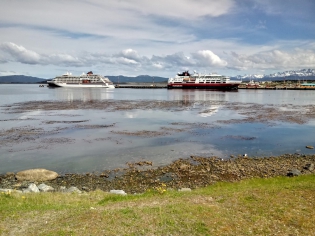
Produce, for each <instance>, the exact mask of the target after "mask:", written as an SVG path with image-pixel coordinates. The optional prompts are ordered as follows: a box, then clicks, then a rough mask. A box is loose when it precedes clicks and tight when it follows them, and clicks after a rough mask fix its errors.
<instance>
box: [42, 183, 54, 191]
mask: <svg viewBox="0 0 315 236" xmlns="http://www.w3.org/2000/svg"><path fill="white" fill-rule="evenodd" d="M38 189H39V191H41V192H51V191H54V190H55V189H54V188H53V187H51V186H48V185H46V184H40V185H38Z"/></svg>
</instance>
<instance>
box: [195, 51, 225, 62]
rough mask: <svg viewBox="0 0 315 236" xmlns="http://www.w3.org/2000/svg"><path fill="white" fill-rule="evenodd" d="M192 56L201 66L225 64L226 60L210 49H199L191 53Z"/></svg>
mask: <svg viewBox="0 0 315 236" xmlns="http://www.w3.org/2000/svg"><path fill="white" fill-rule="evenodd" d="M193 56H194V58H195V59H196V60H197V61H198V63H199V64H200V65H203V66H226V65H227V62H226V61H224V60H222V59H220V57H219V56H218V55H216V54H214V53H213V52H212V51H210V50H201V51H198V52H197V53H194V54H193Z"/></svg>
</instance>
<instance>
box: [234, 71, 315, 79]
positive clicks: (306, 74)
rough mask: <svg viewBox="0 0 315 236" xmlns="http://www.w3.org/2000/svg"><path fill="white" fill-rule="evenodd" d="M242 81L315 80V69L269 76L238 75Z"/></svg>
mask: <svg viewBox="0 0 315 236" xmlns="http://www.w3.org/2000/svg"><path fill="white" fill-rule="evenodd" d="M234 78H237V79H242V80H284V79H285V80H315V69H302V70H290V71H284V72H277V73H273V74H269V75H259V74H253V75H238V76H236V77H234Z"/></svg>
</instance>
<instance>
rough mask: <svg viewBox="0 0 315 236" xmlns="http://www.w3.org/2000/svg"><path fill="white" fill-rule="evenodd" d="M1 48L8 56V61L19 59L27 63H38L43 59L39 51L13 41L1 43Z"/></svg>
mask: <svg viewBox="0 0 315 236" xmlns="http://www.w3.org/2000/svg"><path fill="white" fill-rule="evenodd" d="M0 50H1V52H2V53H4V54H5V55H6V56H7V60H8V61H10V60H12V61H19V62H21V63H26V64H38V63H39V62H40V61H41V56H40V55H39V54H38V53H36V52H33V51H31V50H27V49H25V48H24V47H23V46H19V45H16V44H14V43H11V42H8V43H1V44H0Z"/></svg>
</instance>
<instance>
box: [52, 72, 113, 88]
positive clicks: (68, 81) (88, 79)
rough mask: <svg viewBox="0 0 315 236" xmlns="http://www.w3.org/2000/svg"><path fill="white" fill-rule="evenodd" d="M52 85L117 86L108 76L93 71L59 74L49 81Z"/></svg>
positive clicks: (73, 86) (80, 86)
mask: <svg viewBox="0 0 315 236" xmlns="http://www.w3.org/2000/svg"><path fill="white" fill-rule="evenodd" d="M47 83H48V85H49V86H50V87H66V88H115V85H114V84H113V83H112V82H111V81H110V80H109V79H108V78H106V77H104V76H101V75H95V74H93V72H92V71H89V72H88V73H86V74H85V73H83V74H82V75H80V76H74V75H72V74H71V73H69V72H67V73H65V74H63V75H61V76H57V77H56V78H54V79H53V80H50V81H47Z"/></svg>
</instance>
